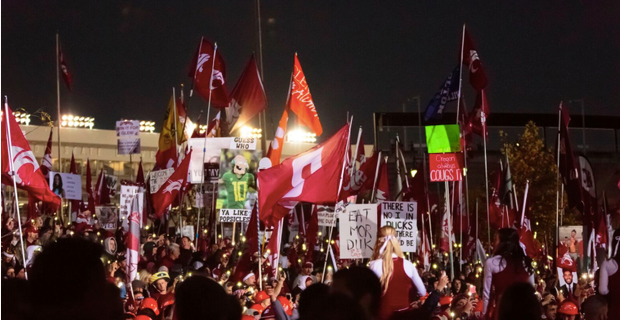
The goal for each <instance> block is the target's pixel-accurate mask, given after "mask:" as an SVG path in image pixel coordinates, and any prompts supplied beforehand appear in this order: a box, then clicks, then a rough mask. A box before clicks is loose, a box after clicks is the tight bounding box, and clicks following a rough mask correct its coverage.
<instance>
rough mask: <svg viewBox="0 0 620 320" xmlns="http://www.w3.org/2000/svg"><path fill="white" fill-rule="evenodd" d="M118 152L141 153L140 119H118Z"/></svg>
mask: <svg viewBox="0 0 620 320" xmlns="http://www.w3.org/2000/svg"><path fill="white" fill-rule="evenodd" d="M116 137H117V140H116V142H117V149H118V154H139V153H140V121H138V120H124V121H116Z"/></svg>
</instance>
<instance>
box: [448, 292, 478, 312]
mask: <svg viewBox="0 0 620 320" xmlns="http://www.w3.org/2000/svg"><path fill="white" fill-rule="evenodd" d="M470 299H471V297H470V296H468V295H466V294H463V293H461V294H457V295H456V296H454V298H452V302H450V311H451V312H452V313H454V314H455V315H456V316H460V315H462V314H463V313H464V312H467V314H471V313H472V309H473V307H474V304H473V301H470Z"/></svg>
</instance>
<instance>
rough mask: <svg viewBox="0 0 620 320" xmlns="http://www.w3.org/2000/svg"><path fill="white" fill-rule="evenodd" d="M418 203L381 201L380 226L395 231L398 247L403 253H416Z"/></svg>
mask: <svg viewBox="0 0 620 320" xmlns="http://www.w3.org/2000/svg"><path fill="white" fill-rule="evenodd" d="M417 217H418V203H417V202H415V201H414V202H401V201H383V202H382V203H381V226H382V227H383V226H391V227H393V228H394V229H396V234H397V236H398V240H399V241H400V247H401V249H402V250H403V251H405V252H415V251H416V239H417V236H418V221H417Z"/></svg>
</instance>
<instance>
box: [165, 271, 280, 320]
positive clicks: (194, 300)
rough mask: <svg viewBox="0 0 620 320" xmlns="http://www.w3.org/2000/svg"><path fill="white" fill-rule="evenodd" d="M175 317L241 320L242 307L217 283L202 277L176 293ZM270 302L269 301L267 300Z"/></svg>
mask: <svg viewBox="0 0 620 320" xmlns="http://www.w3.org/2000/svg"><path fill="white" fill-rule="evenodd" d="M174 296H175V310H174V312H175V316H176V318H177V319H178V320H194V319H196V320H198V319H213V320H227V319H239V317H240V315H241V306H240V305H239V303H237V302H236V298H235V297H234V296H229V295H227V294H226V292H225V291H224V288H222V286H220V285H219V284H218V283H217V282H215V281H213V280H211V279H208V278H205V277H201V276H194V277H189V278H188V279H186V280H185V281H183V282H182V283H181V284H180V285H179V286H178V287H177V289H176V291H175V295H174ZM267 300H269V299H267Z"/></svg>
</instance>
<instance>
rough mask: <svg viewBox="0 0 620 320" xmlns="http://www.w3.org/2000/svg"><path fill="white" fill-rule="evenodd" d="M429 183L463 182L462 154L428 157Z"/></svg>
mask: <svg viewBox="0 0 620 320" xmlns="http://www.w3.org/2000/svg"><path fill="white" fill-rule="evenodd" d="M428 163H429V168H430V178H431V181H461V180H463V167H464V165H463V163H464V160H463V154H462V153H460V152H458V153H436V154H429V155H428Z"/></svg>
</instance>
